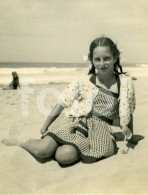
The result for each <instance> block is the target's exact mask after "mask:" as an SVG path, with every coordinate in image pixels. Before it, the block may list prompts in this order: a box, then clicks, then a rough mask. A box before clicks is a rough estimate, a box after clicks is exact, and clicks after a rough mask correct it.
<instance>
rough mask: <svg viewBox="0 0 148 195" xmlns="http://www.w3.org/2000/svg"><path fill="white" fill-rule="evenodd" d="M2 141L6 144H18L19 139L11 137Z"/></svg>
mask: <svg viewBox="0 0 148 195" xmlns="http://www.w3.org/2000/svg"><path fill="white" fill-rule="evenodd" d="M1 142H2V143H3V144H4V145H6V146H17V145H18V144H19V141H18V139H14V138H10V139H3V140H1Z"/></svg>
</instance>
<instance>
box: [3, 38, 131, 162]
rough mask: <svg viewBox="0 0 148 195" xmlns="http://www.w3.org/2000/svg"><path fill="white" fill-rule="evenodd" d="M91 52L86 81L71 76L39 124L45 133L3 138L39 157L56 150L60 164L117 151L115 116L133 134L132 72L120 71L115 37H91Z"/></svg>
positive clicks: (90, 160) (103, 155) (5, 141)
mask: <svg viewBox="0 0 148 195" xmlns="http://www.w3.org/2000/svg"><path fill="white" fill-rule="evenodd" d="M88 57H89V60H90V62H91V69H90V71H89V75H90V77H89V78H88V81H85V82H83V81H79V80H77V81H73V82H72V83H70V84H69V85H68V86H67V87H66V88H65V89H64V90H63V92H62V93H61V96H60V98H59V102H58V103H57V105H56V106H55V108H54V109H53V110H52V112H51V113H50V114H49V116H48V118H47V120H46V121H45V124H44V125H43V127H42V129H41V133H42V135H43V136H42V139H39V140H28V141H25V142H22V141H19V140H17V139H4V140H2V143H3V144H5V145H8V146H20V147H22V148H24V149H25V150H27V151H29V152H30V153H32V154H33V155H34V156H36V157H39V158H47V157H50V156H52V155H55V159H56V160H57V161H58V162H59V163H60V164H71V163H74V162H76V161H77V160H79V159H81V160H82V161H83V162H85V163H93V162H96V161H97V160H98V159H100V158H105V157H109V156H111V155H113V154H114V151H115V139H114V136H113V134H112V124H113V120H114V119H115V118H116V117H118V116H119V117H120V126H121V129H122V130H123V134H124V135H125V136H126V138H130V137H131V132H132V131H133V124H132V123H133V121H132V113H133V111H134V108H135V96H134V88H133V84H132V79H131V77H130V76H128V75H126V74H124V73H123V72H122V67H121V65H120V52H119V50H118V49H117V47H116V45H115V44H114V43H113V41H112V40H110V39H109V38H106V37H101V38H97V39H95V40H94V41H93V42H92V43H91V45H90V52H89V56H88Z"/></svg>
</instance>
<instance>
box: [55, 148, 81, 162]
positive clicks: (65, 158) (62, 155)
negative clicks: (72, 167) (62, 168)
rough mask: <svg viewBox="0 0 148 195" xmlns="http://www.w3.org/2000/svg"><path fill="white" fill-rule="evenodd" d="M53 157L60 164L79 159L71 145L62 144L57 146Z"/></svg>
mask: <svg viewBox="0 0 148 195" xmlns="http://www.w3.org/2000/svg"><path fill="white" fill-rule="evenodd" d="M55 158H56V160H57V161H58V162H59V163H60V164H63V165H64V164H65V165H68V164H72V163H74V162H76V161H77V160H79V159H80V157H79V155H78V152H77V151H76V149H75V148H74V147H73V146H71V145H63V146H60V147H58V149H57V151H56V154H55Z"/></svg>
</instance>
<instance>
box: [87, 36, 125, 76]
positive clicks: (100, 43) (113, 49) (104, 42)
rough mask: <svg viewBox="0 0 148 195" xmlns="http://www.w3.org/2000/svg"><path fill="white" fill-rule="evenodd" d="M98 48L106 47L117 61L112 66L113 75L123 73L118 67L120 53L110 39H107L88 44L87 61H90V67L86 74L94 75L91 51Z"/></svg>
mask: <svg viewBox="0 0 148 195" xmlns="http://www.w3.org/2000/svg"><path fill="white" fill-rule="evenodd" d="M98 46H101V47H102V46H106V47H109V48H110V50H111V52H112V55H113V57H114V58H116V59H117V60H116V62H115V64H114V68H113V72H114V73H115V74H122V73H123V71H122V67H121V65H120V52H119V50H118V48H117V46H116V44H115V43H114V42H113V41H112V40H111V39H109V38H107V37H100V38H97V39H95V40H94V41H92V43H91V44H90V48H89V54H88V59H89V60H90V62H91V65H92V67H91V69H90V70H89V72H88V74H95V66H94V64H93V51H94V49H95V48H96V47H98ZM119 71H120V72H119Z"/></svg>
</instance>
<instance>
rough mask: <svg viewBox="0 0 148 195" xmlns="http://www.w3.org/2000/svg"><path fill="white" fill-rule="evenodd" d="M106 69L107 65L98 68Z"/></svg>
mask: <svg viewBox="0 0 148 195" xmlns="http://www.w3.org/2000/svg"><path fill="white" fill-rule="evenodd" d="M106 68H107V65H104V66H99V69H106Z"/></svg>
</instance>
